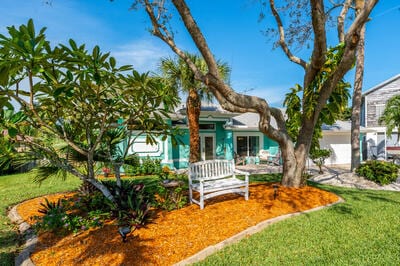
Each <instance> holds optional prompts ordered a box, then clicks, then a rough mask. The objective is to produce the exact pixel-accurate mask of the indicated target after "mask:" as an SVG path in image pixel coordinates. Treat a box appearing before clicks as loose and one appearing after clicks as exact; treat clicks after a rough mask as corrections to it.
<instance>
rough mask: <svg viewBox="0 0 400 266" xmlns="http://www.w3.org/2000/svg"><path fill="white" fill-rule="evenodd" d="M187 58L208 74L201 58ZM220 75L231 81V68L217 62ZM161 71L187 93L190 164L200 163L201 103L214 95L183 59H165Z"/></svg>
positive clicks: (173, 83)
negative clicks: (197, 78)
mask: <svg viewBox="0 0 400 266" xmlns="http://www.w3.org/2000/svg"><path fill="white" fill-rule="evenodd" d="M186 56H187V57H188V58H190V60H191V61H192V62H193V63H194V64H195V65H196V66H197V68H198V69H199V70H200V71H202V72H204V73H206V72H207V65H206V63H205V61H204V59H202V58H201V57H199V56H197V55H193V54H189V53H186ZM217 65H218V73H219V75H220V76H221V78H222V79H223V80H225V81H227V80H228V79H229V73H230V68H229V67H228V65H227V64H226V63H222V62H220V61H218V62H217ZM160 70H161V72H162V73H163V75H164V77H165V79H166V80H167V82H168V83H169V84H170V85H171V86H173V87H178V88H180V89H181V90H182V91H183V92H186V93H187V98H186V115H187V120H188V125H189V138H190V139H189V140H190V154H189V162H192V163H193V162H198V161H200V159H201V158H200V136H199V118H200V111H201V102H202V101H203V100H207V101H212V98H213V96H212V94H211V92H210V91H209V90H208V89H207V86H206V85H204V84H203V83H202V82H199V81H198V80H196V78H195V74H194V73H193V71H192V69H191V68H190V67H189V66H188V65H187V63H186V62H185V61H184V60H183V59H182V58H179V57H178V58H177V59H172V58H164V59H162V60H161V63H160Z"/></svg>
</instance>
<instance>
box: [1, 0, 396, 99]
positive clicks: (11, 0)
mask: <svg viewBox="0 0 400 266" xmlns="http://www.w3.org/2000/svg"><path fill="white" fill-rule="evenodd" d="M46 2H48V1H45V0H1V5H0V13H1V14H2V18H1V20H0V33H1V34H6V32H7V31H6V27H7V26H10V25H16V26H18V25H21V24H25V23H26V22H27V21H28V19H29V18H33V20H34V23H35V26H36V28H37V30H38V29H39V28H42V27H47V30H46V34H47V36H48V39H49V40H50V41H51V43H52V44H53V45H56V44H58V43H66V42H67V41H68V39H70V38H72V39H74V40H75V41H77V42H78V43H80V44H82V43H85V44H86V45H87V47H88V48H92V47H93V46H94V45H99V46H100V48H101V50H102V51H103V52H111V54H112V55H113V56H114V57H116V58H117V61H118V62H119V63H120V64H131V65H133V66H134V67H135V68H136V69H137V70H139V71H142V72H145V71H154V70H156V67H157V64H158V62H159V60H160V58H162V57H166V56H173V53H172V52H171V51H170V49H169V48H168V47H167V46H166V45H165V44H163V43H162V42H161V41H159V40H158V39H156V38H155V37H153V36H151V35H150V33H149V32H148V31H147V30H146V28H148V25H149V24H148V21H147V18H146V17H145V15H144V14H143V12H136V11H132V10H129V7H130V5H131V3H132V2H133V1H131V0H115V1H114V2H110V1H109V0H84V1H82V0H52V1H50V2H51V5H48V4H46ZM256 2H257V1H254V0H241V1H239V0H230V1H229V0H218V1H199V0H191V1H188V3H189V5H190V7H191V11H192V13H193V15H194V17H195V19H196V21H197V22H198V24H199V26H200V28H201V29H202V30H203V33H204V35H205V37H206V39H207V41H208V43H209V46H210V48H211V49H212V51H213V53H214V54H215V55H216V57H217V58H218V59H220V60H222V61H224V62H227V63H228V65H229V66H230V67H231V68H232V73H231V85H232V87H233V88H234V89H235V90H236V91H239V92H245V91H247V93H248V94H252V95H257V96H259V97H262V98H265V99H266V100H267V101H268V102H269V103H270V104H271V105H273V106H278V107H279V106H281V104H282V101H283V98H284V95H285V93H287V92H288V91H289V88H290V87H292V86H293V85H294V84H296V83H299V84H301V83H302V77H303V74H304V73H303V69H302V68H300V67H299V66H297V65H295V64H293V63H291V62H289V61H288V59H287V58H286V56H285V55H284V54H283V52H282V51H281V50H279V49H275V50H273V49H272V42H271V41H269V40H268V39H267V38H266V37H265V36H264V35H263V34H262V33H261V30H263V29H265V27H266V25H267V24H269V25H275V24H271V23H273V21H272V20H270V19H266V20H264V21H262V22H261V23H260V22H258V14H259V12H260V9H259V6H258V5H257V4H256ZM206 3H210V4H206ZM371 18H372V20H371V21H370V23H369V24H368V25H367V36H366V55H365V77H364V89H363V90H364V91H366V90H368V89H369V88H371V87H373V86H375V85H377V84H379V83H381V82H383V81H385V80H387V79H389V78H391V77H392V76H394V75H397V74H399V73H400V52H399V50H400V49H399V45H400V2H399V1H397V0H381V1H380V2H379V3H378V5H377V6H376V8H375V10H374V11H373V14H372V15H371ZM176 37H177V42H178V44H179V45H180V46H181V47H182V48H183V49H185V50H188V51H191V52H193V51H194V47H193V44H192V43H191V41H190V40H189V38H188V35H187V33H186V32H185V31H184V29H183V28H182V27H178V28H176ZM298 55H299V56H301V57H302V58H303V59H305V60H307V58H308V57H309V56H308V51H307V50H302V51H299V52H298ZM346 77H347V80H348V81H349V82H350V83H353V77H354V73H353V72H351V73H349V74H348V75H347V76H346Z"/></svg>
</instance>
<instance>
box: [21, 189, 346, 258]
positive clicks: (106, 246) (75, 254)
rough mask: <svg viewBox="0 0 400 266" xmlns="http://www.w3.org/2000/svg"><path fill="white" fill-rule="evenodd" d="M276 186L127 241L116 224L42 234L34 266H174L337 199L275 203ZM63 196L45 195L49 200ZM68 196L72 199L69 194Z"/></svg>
mask: <svg viewBox="0 0 400 266" xmlns="http://www.w3.org/2000/svg"><path fill="white" fill-rule="evenodd" d="M272 185H273V184H272V183H267V184H265V183H263V184H252V185H251V186H250V198H249V200H248V201H245V200H244V198H243V196H238V195H234V194H231V195H224V196H219V197H216V198H214V199H211V200H208V201H206V205H205V208H204V209H203V210H200V209H199V207H198V206H197V205H195V204H193V205H190V206H188V207H185V208H183V209H180V210H176V211H171V212H163V211H159V212H157V213H156V215H155V217H154V219H153V220H152V222H151V223H150V224H148V225H147V226H146V227H145V228H141V229H138V230H136V231H134V232H132V233H131V234H129V235H128V241H127V242H126V243H123V242H122V241H121V237H120V236H119V234H118V233H117V229H118V226H117V225H115V224H113V223H112V222H110V223H108V224H106V225H104V226H103V227H102V228H96V229H90V230H87V231H84V232H83V233H81V234H78V235H68V236H57V235H54V234H51V233H44V234H41V235H39V243H38V245H37V246H36V250H35V251H34V253H33V254H32V255H31V259H32V261H33V262H34V263H35V264H36V265H46V266H48V265H172V264H174V263H177V262H179V261H181V260H183V259H185V258H188V257H190V256H192V255H194V254H196V253H197V252H199V251H201V250H202V249H204V248H206V247H208V246H211V245H215V244H217V243H219V242H221V241H223V240H225V239H227V238H229V237H231V236H233V235H235V234H237V233H239V232H241V231H243V230H245V229H247V228H249V227H251V226H254V225H256V224H258V223H260V222H262V221H264V220H267V219H270V218H273V217H277V216H281V215H284V214H288V213H294V212H298V211H304V210H309V209H312V208H315V207H318V206H323V205H327V204H330V203H334V202H336V201H338V200H339V198H338V197H337V196H336V195H334V194H332V193H330V192H327V191H323V190H320V189H317V188H314V187H309V186H306V187H303V188H300V189H294V188H284V187H279V193H278V196H277V198H276V199H274V189H273V188H272ZM64 196H65V195H63V194H58V195H51V196H47V198H49V200H56V199H57V198H59V197H64ZM67 196H71V195H70V194H69V195H67ZM41 200H42V201H43V198H38V199H33V200H29V201H26V202H24V203H22V204H21V205H19V207H18V212H19V214H20V215H21V216H22V218H23V219H25V220H27V221H29V217H31V216H33V215H38V213H37V212H36V210H37V209H38V208H39V207H40V206H39V202H40V201H41Z"/></svg>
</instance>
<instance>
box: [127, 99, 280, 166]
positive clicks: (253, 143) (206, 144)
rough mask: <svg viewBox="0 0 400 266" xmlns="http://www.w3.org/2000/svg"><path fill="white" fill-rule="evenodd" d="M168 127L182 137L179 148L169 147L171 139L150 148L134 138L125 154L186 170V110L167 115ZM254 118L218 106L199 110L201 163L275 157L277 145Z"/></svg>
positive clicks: (142, 140) (187, 154) (252, 161)
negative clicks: (264, 155) (262, 153)
mask: <svg viewBox="0 0 400 266" xmlns="http://www.w3.org/2000/svg"><path fill="white" fill-rule="evenodd" d="M170 120H171V121H170V123H171V124H172V126H174V127H178V128H179V129H180V130H181V132H182V134H181V135H179V136H177V138H179V139H180V140H181V141H180V144H178V145H173V144H172V141H171V138H170V137H168V138H167V139H166V140H162V139H161V137H160V138H159V139H157V143H156V144H154V145H148V144H146V140H145V136H140V137H138V138H137V139H136V140H135V142H134V144H133V145H132V146H131V148H130V150H129V153H130V154H132V153H135V154H137V155H138V156H140V157H142V158H144V157H147V156H149V157H150V158H153V159H160V160H161V163H162V164H163V165H168V166H169V167H170V168H172V169H180V168H187V167H188V163H189V129H188V126H187V121H186V109H185V108H182V109H180V110H177V111H176V113H174V114H171V118H170ZM258 120H259V118H258V114H253V113H245V114H238V113H231V112H228V111H225V110H223V109H222V108H220V107H219V106H215V105H208V106H203V107H202V110H201V113H200V123H199V124H200V147H201V148H200V152H201V158H202V160H211V159H234V158H236V157H241V158H244V160H245V161H246V162H247V163H258V157H257V156H258V154H259V151H260V150H268V151H269V153H270V154H272V155H274V154H276V153H278V150H279V147H278V144H277V143H276V142H274V141H272V140H270V139H269V138H267V137H266V136H265V135H264V134H263V133H261V132H260V131H259V129H258Z"/></svg>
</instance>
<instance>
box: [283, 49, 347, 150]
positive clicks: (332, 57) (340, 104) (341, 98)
mask: <svg viewBox="0 0 400 266" xmlns="http://www.w3.org/2000/svg"><path fill="white" fill-rule="evenodd" d="M342 53H343V45H342V44H341V45H339V46H338V47H335V48H331V49H329V50H328V53H327V61H326V62H325V65H324V67H323V68H322V70H321V72H320V73H319V74H318V75H317V77H316V78H315V80H314V81H313V82H312V83H311V84H310V86H309V87H308V88H307V89H306V90H303V88H302V87H301V86H300V85H299V84H296V86H295V87H294V88H292V89H291V92H290V93H287V94H286V97H285V100H284V102H283V105H284V106H286V114H287V119H286V127H287V129H288V133H289V136H290V137H291V138H292V139H293V140H294V141H296V140H297V137H298V135H299V130H300V127H301V117H302V115H303V114H304V115H306V116H308V115H310V114H311V113H312V112H313V110H314V109H315V106H316V104H317V101H318V95H319V93H320V90H321V88H322V85H323V84H324V82H326V80H327V79H328V78H329V76H330V73H331V72H333V71H334V70H335V68H336V67H337V64H338V63H339V61H340V58H341V57H342ZM349 88H350V84H349V83H347V82H345V81H344V80H341V81H340V82H338V84H337V87H336V88H335V89H334V90H333V92H332V94H331V96H330V97H329V99H328V101H327V104H326V105H325V106H324V108H323V109H322V110H321V114H320V115H319V117H318V120H317V122H316V126H315V128H314V132H313V135H312V141H311V146H310V154H312V153H313V152H314V150H316V149H319V139H320V138H322V129H321V126H322V124H327V125H332V124H333V123H335V121H336V120H337V119H340V118H341V117H342V116H343V115H344V113H345V111H346V110H347V104H348V100H349V97H350V93H349ZM300 93H302V94H303V99H301V98H300Z"/></svg>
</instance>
